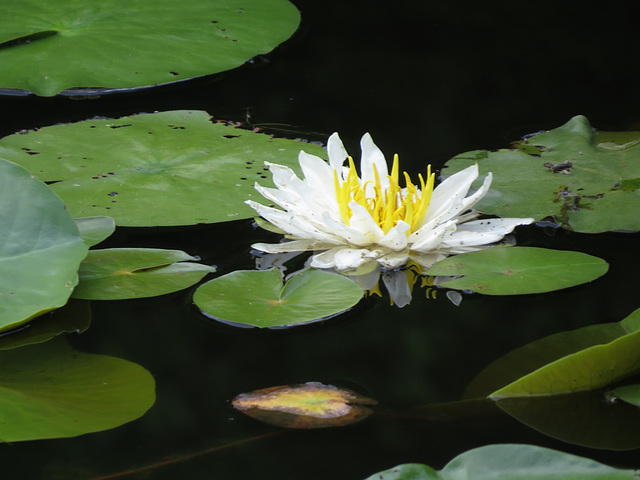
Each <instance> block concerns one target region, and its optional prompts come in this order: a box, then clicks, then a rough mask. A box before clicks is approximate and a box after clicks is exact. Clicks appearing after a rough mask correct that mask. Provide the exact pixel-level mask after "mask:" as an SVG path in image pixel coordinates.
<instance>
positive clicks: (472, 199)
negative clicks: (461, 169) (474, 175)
mask: <svg viewBox="0 0 640 480" xmlns="http://www.w3.org/2000/svg"><path fill="white" fill-rule="evenodd" d="M492 179H493V174H492V173H491V172H489V173H487V176H486V177H484V182H482V186H481V187H480V188H479V189H478V190H476V191H475V192H474V193H473V195H470V196H468V197H467V198H465V199H464V200H463V201H462V209H461V211H460V213H464V212H466V211H467V210H469V209H470V208H472V207H473V206H474V205H475V204H476V203H478V202H479V201H480V200H481V199H482V197H484V196H485V195H486V194H487V192H488V191H489V189H490V188H491V180H492Z"/></svg>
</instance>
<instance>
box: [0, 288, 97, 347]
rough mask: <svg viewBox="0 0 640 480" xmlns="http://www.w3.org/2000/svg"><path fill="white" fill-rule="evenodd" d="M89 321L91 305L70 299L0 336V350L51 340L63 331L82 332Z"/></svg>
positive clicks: (87, 326)
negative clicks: (63, 304) (62, 304)
mask: <svg viewBox="0 0 640 480" xmlns="http://www.w3.org/2000/svg"><path fill="white" fill-rule="evenodd" d="M90 323H91V307H90V306H89V302H85V301H83V300H70V301H69V302H67V304H66V305H65V306H64V307H61V308H58V309H56V310H54V311H53V312H49V313H47V314H45V315H42V316H40V317H38V318H35V319H33V320H32V321H31V322H30V323H28V324H27V325H24V326H23V327H21V328H17V329H15V330H12V331H10V332H7V333H5V334H4V335H2V336H0V350H10V349H12V348H18V347H24V346H25V345H32V344H34V343H42V342H46V341H47V340H51V339H52V338H54V337H56V336H57V335H60V334H63V333H72V332H75V333H82V332H84V331H85V330H86V329H87V328H89V324H90Z"/></svg>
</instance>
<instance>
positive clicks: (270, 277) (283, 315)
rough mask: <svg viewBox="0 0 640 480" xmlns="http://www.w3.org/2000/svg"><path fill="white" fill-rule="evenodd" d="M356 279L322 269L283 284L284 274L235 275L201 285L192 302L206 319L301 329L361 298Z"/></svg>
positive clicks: (249, 272) (252, 272)
mask: <svg viewBox="0 0 640 480" xmlns="http://www.w3.org/2000/svg"><path fill="white" fill-rule="evenodd" d="M363 295H364V292H363V290H362V289H361V288H360V287H359V286H358V285H357V284H356V283H355V282H353V281H352V280H350V279H348V278H346V277H343V276H341V275H337V274H334V273H329V272H325V271H322V270H306V271H304V272H302V273H298V274H296V275H293V276H292V277H291V278H290V279H289V280H288V281H287V282H286V283H285V284H284V285H283V282H282V276H281V274H280V272H279V271H278V270H277V269H275V268H272V269H269V270H237V271H235V272H232V273H229V274H227V275H224V276H222V277H219V278H214V279H213V280H210V281H209V282H207V283H205V284H203V285H200V286H199V287H198V289H197V290H196V291H195V293H194V295H193V301H194V302H195V304H196V305H197V306H198V308H200V310H202V312H203V313H204V314H205V315H208V316H211V317H213V318H216V319H220V320H222V321H225V322H231V323H235V324H239V325H243V326H252V327H260V328H265V327H282V326H293V325H300V324H303V323H309V322H313V321H316V320H322V319H325V318H327V317H330V316H333V315H336V314H338V313H341V312H344V311H346V310H348V309H350V308H351V307H353V306H354V305H356V304H357V303H358V302H359V301H360V299H361V298H362V297H363Z"/></svg>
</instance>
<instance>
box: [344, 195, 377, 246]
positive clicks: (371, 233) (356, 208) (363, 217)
mask: <svg viewBox="0 0 640 480" xmlns="http://www.w3.org/2000/svg"><path fill="white" fill-rule="evenodd" d="M349 208H350V209H351V218H350V219H349V226H350V227H351V228H355V229H356V230H358V231H359V232H361V233H362V234H363V235H364V236H365V237H366V238H367V239H368V240H369V242H370V243H378V242H380V240H381V239H382V238H383V237H384V232H383V231H382V229H381V228H380V226H379V225H378V224H377V223H376V221H375V220H374V219H373V217H372V216H371V213H369V210H367V209H366V208H365V207H363V206H362V205H360V204H359V203H358V202H354V201H351V202H349Z"/></svg>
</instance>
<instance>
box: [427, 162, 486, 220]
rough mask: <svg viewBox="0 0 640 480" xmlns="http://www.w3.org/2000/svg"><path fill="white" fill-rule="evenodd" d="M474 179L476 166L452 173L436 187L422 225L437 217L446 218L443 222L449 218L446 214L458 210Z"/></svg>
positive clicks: (476, 173)
mask: <svg viewBox="0 0 640 480" xmlns="http://www.w3.org/2000/svg"><path fill="white" fill-rule="evenodd" d="M476 178H478V166H477V165H475V164H474V165H471V166H470V167H467V168H465V169H464V170H460V171H459V172H457V173H454V174H453V175H451V176H450V177H449V178H447V179H445V180H444V181H443V182H442V183H441V184H440V185H438V186H437V187H436V188H435V189H434V190H433V193H432V195H431V202H430V203H429V209H428V210H427V215H426V217H425V219H424V222H423V224H424V223H428V222H429V221H431V220H432V219H434V218H435V217H439V216H445V215H446V217H447V218H446V219H445V220H443V221H446V220H448V219H449V218H451V216H449V215H448V212H449V211H450V210H451V209H453V208H456V207H457V209H459V208H460V205H459V202H462V199H464V197H465V196H466V194H467V192H468V191H469V188H470V187H471V184H472V183H473V181H474V180H475V179H476ZM460 213H464V212H460Z"/></svg>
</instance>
